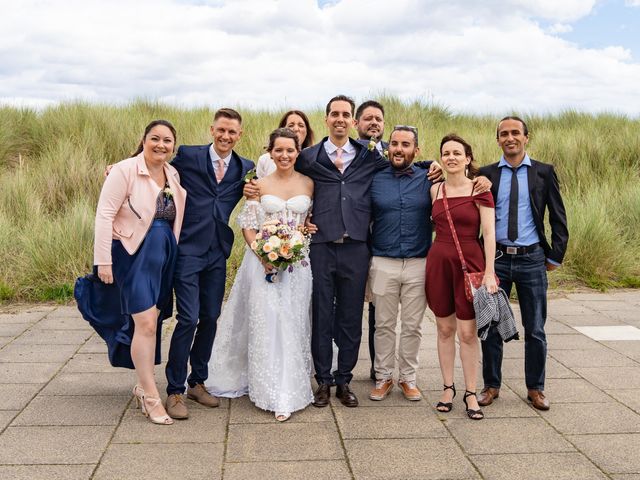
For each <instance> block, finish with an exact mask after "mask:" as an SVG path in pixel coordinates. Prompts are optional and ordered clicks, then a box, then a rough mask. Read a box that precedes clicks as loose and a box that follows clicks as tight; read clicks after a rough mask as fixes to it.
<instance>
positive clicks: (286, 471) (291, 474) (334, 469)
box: [224, 460, 351, 480]
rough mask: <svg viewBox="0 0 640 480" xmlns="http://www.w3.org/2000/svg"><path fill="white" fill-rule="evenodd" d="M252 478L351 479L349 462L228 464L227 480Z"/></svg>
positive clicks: (226, 468)
mask: <svg viewBox="0 0 640 480" xmlns="http://www.w3.org/2000/svg"><path fill="white" fill-rule="evenodd" d="M251 478H257V479H265V480H266V479H271V478H277V479H278V480H300V479H301V478H304V479H306V480H314V479H322V480H344V479H346V478H351V473H349V468H348V467H347V462H345V461H338V460H322V461H296V462H250V463H227V464H226V465H225V467H224V479H225V480H247V479H251Z"/></svg>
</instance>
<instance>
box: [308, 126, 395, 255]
mask: <svg viewBox="0 0 640 480" xmlns="http://www.w3.org/2000/svg"><path fill="white" fill-rule="evenodd" d="M326 141H327V137H325V138H324V139H322V141H321V142H320V143H317V144H315V145H312V146H311V147H309V148H305V149H304V150H303V151H302V152H300V155H299V156H298V160H297V161H296V170H298V171H299V172H300V173H302V174H304V175H307V176H308V177H311V179H313V183H314V186H315V188H314V194H313V195H314V199H313V211H312V213H313V218H312V222H313V223H314V224H316V225H317V226H318V233H316V234H315V235H313V237H312V240H311V242H312V243H323V242H332V241H334V240H338V239H340V238H342V236H343V235H344V234H345V233H347V234H348V235H349V236H350V237H351V238H353V239H354V240H359V241H362V242H364V241H366V240H367V236H368V234H369V223H370V221H371V200H370V198H369V187H370V186H371V182H372V180H373V175H374V173H375V172H376V171H378V170H380V169H382V168H384V167H386V166H387V165H388V162H387V161H386V160H385V159H384V158H382V156H381V155H380V154H379V153H378V151H377V150H376V149H374V150H373V151H369V150H368V149H367V147H366V146H364V145H363V144H361V143H359V142H358V141H357V140H353V139H352V138H350V139H349V141H350V142H351V144H352V145H353V146H354V147H355V149H356V156H355V158H354V159H353V161H352V162H351V164H350V165H349V167H348V168H347V169H346V170H345V171H344V173H340V171H339V170H338V169H337V168H336V167H335V166H334V165H333V163H332V162H331V160H330V159H329V156H328V155H327V153H326V151H325V149H324V142H326Z"/></svg>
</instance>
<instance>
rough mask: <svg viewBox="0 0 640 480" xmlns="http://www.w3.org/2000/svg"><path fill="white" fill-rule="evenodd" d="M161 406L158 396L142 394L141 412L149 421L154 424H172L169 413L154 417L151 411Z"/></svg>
mask: <svg viewBox="0 0 640 480" xmlns="http://www.w3.org/2000/svg"><path fill="white" fill-rule="evenodd" d="M159 406H160V407H161V406H162V401H161V400H160V399H159V398H153V397H147V396H146V395H143V396H142V404H141V407H142V413H143V414H144V416H145V417H147V418H148V419H149V420H150V421H151V423H155V424H156V425H172V424H173V418H171V417H170V416H169V415H167V414H166V412H165V414H164V415H160V416H157V417H154V416H153V415H152V414H151V412H152V411H153V410H155V409H156V408H158V407H159Z"/></svg>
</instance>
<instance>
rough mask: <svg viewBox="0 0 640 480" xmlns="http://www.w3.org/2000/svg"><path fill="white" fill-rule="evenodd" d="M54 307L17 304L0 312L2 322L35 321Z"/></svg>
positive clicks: (0, 321)
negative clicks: (30, 306)
mask: <svg viewBox="0 0 640 480" xmlns="http://www.w3.org/2000/svg"><path fill="white" fill-rule="evenodd" d="M51 310H52V308H40V307H38V308H29V307H27V308H25V307H24V306H15V307H10V308H7V309H4V311H3V312H2V313H0V324H2V323H35V322H37V321H38V320H40V319H41V318H44V317H45V315H47V313H49V312H50V311H51Z"/></svg>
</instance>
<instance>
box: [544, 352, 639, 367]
mask: <svg viewBox="0 0 640 480" xmlns="http://www.w3.org/2000/svg"><path fill="white" fill-rule="evenodd" d="M549 356H550V357H552V358H554V359H555V360H557V361H558V362H560V363H561V364H562V365H564V366H565V367H569V368H571V367H624V366H631V365H637V366H639V367H640V365H638V364H637V363H636V362H634V361H633V360H632V359H630V358H629V357H627V356H626V355H622V354H621V353H618V352H616V351H614V350H610V349H602V350H598V353H597V354H596V355H594V354H593V352H592V351H591V350H552V351H551V352H549Z"/></svg>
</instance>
